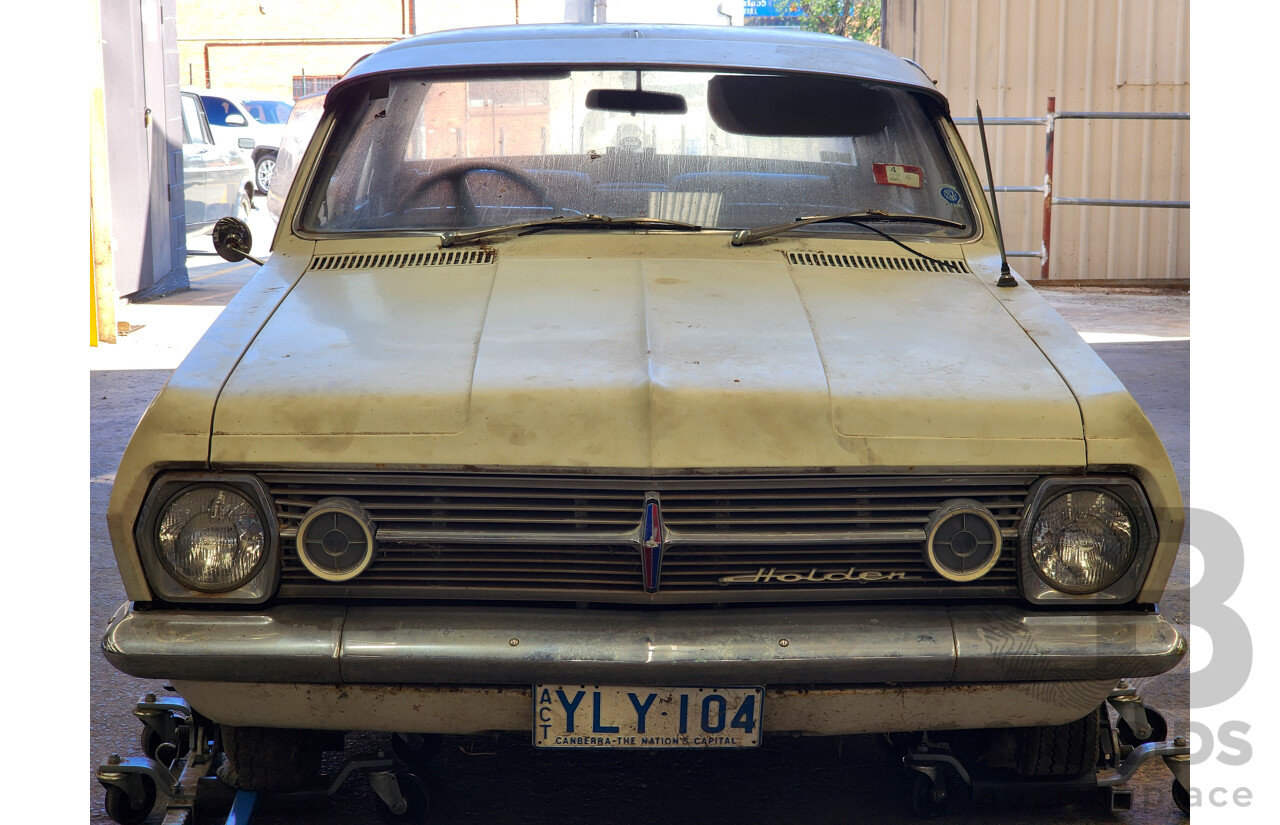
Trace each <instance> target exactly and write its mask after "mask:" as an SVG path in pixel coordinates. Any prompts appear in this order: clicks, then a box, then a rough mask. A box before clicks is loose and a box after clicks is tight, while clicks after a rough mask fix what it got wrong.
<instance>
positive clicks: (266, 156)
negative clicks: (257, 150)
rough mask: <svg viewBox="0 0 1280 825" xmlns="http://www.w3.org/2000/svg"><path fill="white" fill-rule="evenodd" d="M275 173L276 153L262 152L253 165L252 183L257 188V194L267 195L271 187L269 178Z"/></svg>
mask: <svg viewBox="0 0 1280 825" xmlns="http://www.w3.org/2000/svg"><path fill="white" fill-rule="evenodd" d="M275 171H276V153H275V152H274V151H271V152H263V153H262V154H261V155H259V156H258V159H257V161H255V162H254V164H253V182H254V184H255V185H256V186H257V187H258V194H259V195H265V194H267V189H268V188H269V187H270V186H271V176H272V174H274V173H275Z"/></svg>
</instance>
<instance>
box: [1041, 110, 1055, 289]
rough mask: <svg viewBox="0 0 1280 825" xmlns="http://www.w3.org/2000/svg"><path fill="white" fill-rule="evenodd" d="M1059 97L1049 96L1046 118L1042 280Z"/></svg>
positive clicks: (1043, 277) (1046, 255)
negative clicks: (1054, 131)
mask: <svg viewBox="0 0 1280 825" xmlns="http://www.w3.org/2000/svg"><path fill="white" fill-rule="evenodd" d="M1057 108H1058V99H1057V98H1056V97H1050V98H1049V114H1048V116H1047V117H1046V118H1045V132H1044V230H1043V231H1044V237H1043V238H1042V240H1041V242H1040V251H1041V255H1042V257H1041V259H1040V280H1042V281H1047V280H1049V237H1050V236H1051V235H1052V234H1053V127H1054V123H1056V122H1057V117H1056V116H1055V114H1054V113H1055V112H1056V111H1057Z"/></svg>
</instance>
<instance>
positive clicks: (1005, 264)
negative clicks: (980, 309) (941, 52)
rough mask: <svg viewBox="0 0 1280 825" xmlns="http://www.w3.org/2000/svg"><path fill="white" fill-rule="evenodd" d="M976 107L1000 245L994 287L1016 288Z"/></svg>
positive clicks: (975, 103) (997, 238) (976, 104)
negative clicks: (997, 273) (997, 278)
mask: <svg viewBox="0 0 1280 825" xmlns="http://www.w3.org/2000/svg"><path fill="white" fill-rule="evenodd" d="M973 105H974V106H977V107H978V134H979V135H980V136H981V137H982V159H983V160H984V161H986V164H987V188H988V189H990V190H991V214H992V215H993V216H994V217H995V220H996V243H997V244H999V245H1000V280H998V281H996V286H1004V287H1008V286H1017V285H1018V279H1017V278H1014V277H1013V273H1012V272H1010V271H1009V256H1008V255H1006V254H1005V251H1004V232H1003V231H1001V229H1000V206H999V204H998V203H997V202H996V184H995V181H994V180H993V179H992V177H991V153H990V152H988V151H987V129H986V127H985V126H984V125H983V124H982V104H981V103H979V102H978V101H976V100H975V101H974V102H973Z"/></svg>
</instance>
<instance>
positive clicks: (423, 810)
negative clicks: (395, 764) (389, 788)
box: [373, 771, 431, 825]
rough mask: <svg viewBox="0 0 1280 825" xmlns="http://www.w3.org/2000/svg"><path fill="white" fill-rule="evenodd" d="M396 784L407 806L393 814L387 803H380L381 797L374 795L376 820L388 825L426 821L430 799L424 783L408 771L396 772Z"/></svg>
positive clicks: (413, 823) (416, 824)
mask: <svg viewBox="0 0 1280 825" xmlns="http://www.w3.org/2000/svg"><path fill="white" fill-rule="evenodd" d="M396 782H397V783H398V784H399V785H400V796H402V797H404V801H405V802H406V803H407V806H406V807H405V809H404V811H403V812H402V813H395V812H394V811H392V810H391V808H390V807H388V805H387V803H385V802H383V801H382V797H380V796H376V795H375V796H374V798H373V807H374V810H376V811H377V812H378V818H379V819H381V820H382V821H383V822H386V823H389V825H397V823H412V825H418V823H420V822H423V821H424V820H426V818H427V811H428V810H430V808H431V798H430V797H429V796H428V795H427V785H426V783H425V782H423V781H422V780H421V779H419V778H418V777H417V776H415V775H413V774H411V773H409V772H408V771H396Z"/></svg>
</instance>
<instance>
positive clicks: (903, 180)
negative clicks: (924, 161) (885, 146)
mask: <svg viewBox="0 0 1280 825" xmlns="http://www.w3.org/2000/svg"><path fill="white" fill-rule="evenodd" d="M871 171H872V172H873V173H874V174H875V176H876V183H878V184H880V185H881V186H905V187H907V188H908V189H919V188H920V186H921V185H922V184H923V183H924V170H923V169H921V168H920V167H919V166H903V165H902V164H900V163H873V164H871Z"/></svg>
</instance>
